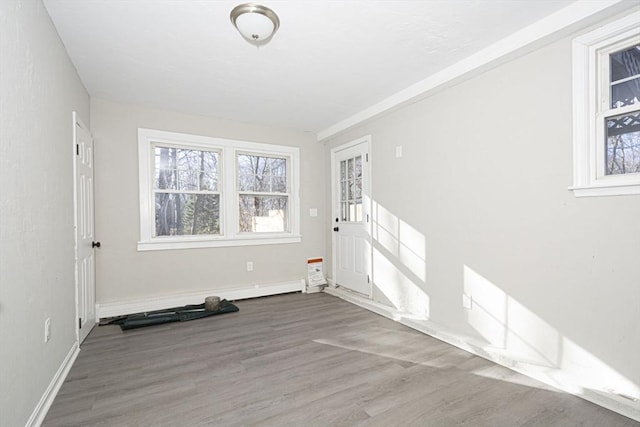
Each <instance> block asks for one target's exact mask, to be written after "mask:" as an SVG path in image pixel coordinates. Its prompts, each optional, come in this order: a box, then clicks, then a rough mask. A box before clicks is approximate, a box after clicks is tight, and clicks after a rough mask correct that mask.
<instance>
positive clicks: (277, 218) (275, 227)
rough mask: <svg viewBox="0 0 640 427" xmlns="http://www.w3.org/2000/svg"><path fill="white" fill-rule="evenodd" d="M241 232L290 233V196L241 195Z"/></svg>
mask: <svg viewBox="0 0 640 427" xmlns="http://www.w3.org/2000/svg"><path fill="white" fill-rule="evenodd" d="M239 207H240V232H243V233H250V232H254V233H268V232H283V231H289V197H288V196H254V195H247V194H241V195H240V206H239Z"/></svg>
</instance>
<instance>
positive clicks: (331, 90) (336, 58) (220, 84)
mask: <svg viewBox="0 0 640 427" xmlns="http://www.w3.org/2000/svg"><path fill="white" fill-rule="evenodd" d="M44 3H45V6H46V8H47V10H48V11H49V14H50V15H51V18H52V20H53V23H54V25H55V26H56V28H57V30H58V32H59V34H60V37H61V38H62V41H63V42H64V44H65V46H66V48H67V50H68V52H69V55H70V57H71V60H72V61H73V63H74V64H75V66H76V68H77V70H78V73H79V74H80V78H81V79H82V81H83V83H84V85H85V86H86V88H87V90H88V91H89V94H90V95H91V96H93V97H98V98H105V99H109V100H113V101H118V102H125V103H134V104H141V105H147V106H152V107H159V108H164V109H170V110H177V111H181V112H186V113H192V114H199V115H205V116H214V117H220V118H226V119H231V120H236V121H241V122H250V123H257V124H265V125H270V126H277V127H286V128H291V129H297V130H302V131H310V132H313V133H318V132H320V131H323V130H324V129H327V128H329V127H330V126H332V125H334V124H336V123H338V122H340V121H342V120H344V119H346V118H348V117H350V116H352V115H354V114H356V113H358V112H360V111H363V110H364V109H366V108H367V107H369V106H371V105H373V104H375V103H377V102H380V101H381V100H383V99H385V98H388V97H389V96H391V95H393V94H395V93H397V92H398V91H400V90H402V89H405V88H407V87H409V86H411V85H412V84H414V83H416V82H418V81H421V80H423V79H425V78H427V77H429V76H430V75H433V74H434V73H436V72H438V71H440V70H442V69H443V68H445V67H447V66H450V65H451V64H453V63H456V62H458V61H460V60H462V59H464V58H466V57H468V56H470V55H471V54H473V53H474V52H477V51H479V50H481V49H482V48H485V47H487V46H489V45H491V44H492V43H494V42H496V41H498V40H500V39H502V38H504V37H506V36H508V35H509V34H512V33H514V32H516V31H518V30H520V29H522V28H523V27H525V26H527V25H529V24H531V23H533V22H535V21H538V20H540V19H542V18H544V17H545V16H547V15H549V14H551V13H553V12H556V11H558V10H559V9H562V8H564V7H566V6H568V5H569V4H571V3H573V2H572V1H570V0H544V1H540V0H423V1H419V0H414V1H398V0H396V1H382V0H380V1H371V0H369V1H364V0H362V1H361V0H349V1H328V0H271V1H266V2H265V3H263V4H264V5H266V6H269V7H271V8H272V9H273V10H274V11H275V12H276V13H277V14H278V15H279V17H280V29H279V30H278V32H277V33H276V35H275V36H274V38H273V39H272V40H271V42H270V43H269V44H267V45H265V46H262V47H259V48H257V47H255V46H252V45H250V44H249V43H247V42H246V41H245V40H244V39H243V38H242V37H241V36H240V35H239V34H238V32H237V31H236V30H235V28H234V27H233V26H232V24H231V22H230V19H229V12H230V11H231V9H233V8H234V7H235V6H236V5H238V4H240V3H242V1H227V0H216V1H213V0H128V1H124V0H119V1H118V0H82V1H80V0H44Z"/></svg>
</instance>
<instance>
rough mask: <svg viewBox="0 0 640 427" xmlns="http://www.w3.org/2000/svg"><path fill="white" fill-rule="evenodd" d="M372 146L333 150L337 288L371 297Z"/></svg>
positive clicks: (361, 143) (353, 144)
mask: <svg viewBox="0 0 640 427" xmlns="http://www.w3.org/2000/svg"><path fill="white" fill-rule="evenodd" d="M369 142H370V138H369V137H366V138H362V139H359V140H356V141H353V142H351V143H348V144H345V145H343V146H340V147H337V148H334V149H333V150H331V159H332V160H331V170H332V180H333V185H332V199H333V221H332V227H333V254H334V256H333V258H334V259H333V275H334V280H335V283H336V285H338V286H340V287H344V288H347V289H350V290H352V291H355V292H358V293H361V294H364V295H366V296H367V297H371V283H370V282H371V280H370V277H371V231H370V230H371V227H370V212H371V197H370V191H369V189H370V185H369Z"/></svg>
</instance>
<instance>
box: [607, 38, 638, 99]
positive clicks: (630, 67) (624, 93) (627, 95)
mask: <svg viewBox="0 0 640 427" xmlns="http://www.w3.org/2000/svg"><path fill="white" fill-rule="evenodd" d="M609 59H610V66H611V81H610V83H611V108H620V107H624V106H625V105H632V104H637V103H638V102H640V45H636V46H633V47H631V48H629V49H625V50H622V51H620V52H616V53H613V54H611V55H610V57H609Z"/></svg>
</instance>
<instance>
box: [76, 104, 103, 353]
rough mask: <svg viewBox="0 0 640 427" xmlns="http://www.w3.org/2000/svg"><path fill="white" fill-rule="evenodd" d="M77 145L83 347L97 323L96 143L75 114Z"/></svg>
mask: <svg viewBox="0 0 640 427" xmlns="http://www.w3.org/2000/svg"><path fill="white" fill-rule="evenodd" d="M73 126H74V128H73V129H74V141H75V144H76V145H75V150H76V153H75V154H76V156H75V182H74V186H75V230H76V307H77V317H78V329H77V334H78V343H79V344H80V343H82V341H84V339H85V338H86V337H87V335H89V332H91V329H92V328H93V327H94V326H95V323H96V311H95V306H96V302H95V280H96V273H95V264H96V261H95V248H96V247H100V243H99V242H96V241H95V236H94V195H93V139H92V138H91V134H90V133H89V130H88V129H87V127H86V126H84V125H83V124H82V122H81V121H80V120H79V119H78V117H77V116H76V113H75V112H74V113H73Z"/></svg>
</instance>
